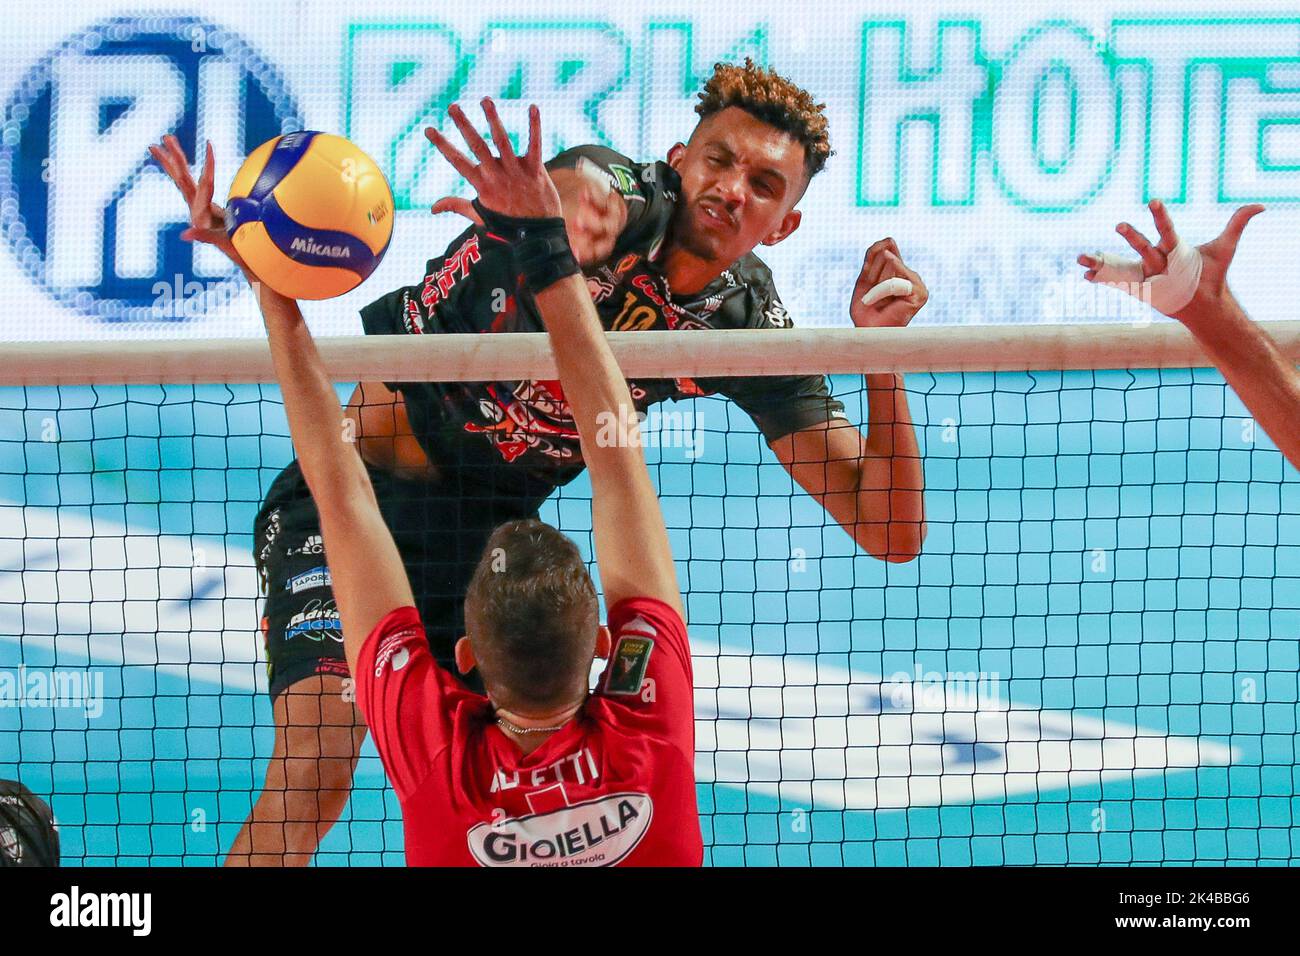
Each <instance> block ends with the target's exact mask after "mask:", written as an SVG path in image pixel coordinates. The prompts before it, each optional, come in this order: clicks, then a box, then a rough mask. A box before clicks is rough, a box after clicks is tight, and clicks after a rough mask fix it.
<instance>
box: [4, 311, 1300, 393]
mask: <svg viewBox="0 0 1300 956" xmlns="http://www.w3.org/2000/svg"><path fill="white" fill-rule="evenodd" d="M1264 328H1266V329H1267V330H1268V332H1269V334H1270V335H1272V336H1273V338H1274V339H1275V340H1276V341H1277V343H1278V345H1279V346H1280V347H1281V349H1282V351H1283V352H1284V353H1285V354H1286V355H1288V356H1289V357H1290V358H1291V359H1292V360H1295V361H1300V321H1288V322H1269V323H1267V324H1265V325H1264ZM609 342H610V345H611V346H612V347H613V349H614V354H615V356H616V357H617V358H618V362H619V365H620V367H621V368H622V369H623V372H624V374H626V375H627V376H628V377H629V378H676V377H679V376H682V375H690V376H692V377H697V378H725V377H728V376H733V375H750V376H754V375H794V374H808V373H810V372H816V373H823V374H831V375H835V374H847V373H863V372H995V371H1033V370H1069V369H1128V368H1132V369H1137V368H1202V367H1208V366H1209V365H1211V364H1212V363H1211V362H1210V361H1209V360H1208V359H1207V358H1206V356H1205V354H1204V352H1203V351H1202V349H1201V347H1200V345H1199V344H1197V342H1196V340H1195V339H1193V338H1192V335H1191V333H1190V332H1188V331H1187V330H1186V329H1185V328H1183V327H1182V326H1181V325H1179V324H1177V323H1175V322H1159V323H1154V324H1151V325H1148V326H1144V327H1131V326H1122V327H1115V326H1086V325H1038V326H1013V325H993V326H916V327H912V328H903V329H785V330H777V329H772V330H766V329H736V330H725V331H722V330H718V331H691V332H666V331H659V332H611V333H609ZM317 344H318V347H319V349H320V352H321V355H322V356H323V358H324V360H325V364H326V367H327V368H328V369H329V371H330V376H331V378H334V379H335V380H336V381H340V382H355V381H388V382H422V381H440V382H477V381H524V380H529V379H537V378H543V379H544V378H555V377H556V375H557V373H556V370H555V360H554V358H553V357H552V355H551V350H550V343H549V340H548V338H547V336H546V335H545V334H543V333H513V334H497V335H459V334H458V335H450V334H447V335H423V336H415V335H381V336H364V335H359V336H345V337H331V338H322V339H319V340H318V343H317ZM3 355H4V361H3V363H2V364H0V386H3V385H8V386H13V385H30V386H40V385H91V384H102V385H113V384H116V385H122V384H128V385H166V384H189V383H203V382H232V383H233V382H274V381H275V371H274V369H273V367H272V365H271V353H270V350H269V349H268V347H267V344H266V342H265V341H262V340H259V339H188V340H179V341H164V342H102V341H100V342H23V343H13V344H8V345H5V346H4V352H3Z"/></svg>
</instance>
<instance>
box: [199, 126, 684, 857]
mask: <svg viewBox="0 0 1300 956" xmlns="http://www.w3.org/2000/svg"><path fill="white" fill-rule="evenodd" d="M483 107H484V113H485V114H486V115H487V118H488V122H489V128H490V129H491V131H492V139H493V140H494V142H495V144H496V146H497V149H498V150H499V154H500V155H497V156H493V155H492V152H491V150H490V149H489V147H488V146H487V144H486V143H485V142H484V141H483V140H482V138H481V137H479V136H478V134H477V133H475V132H474V131H473V129H472V128H471V127H470V126H469V125H468V124H467V123H463V122H460V121H459V120H458V126H460V128H461V130H462V132H463V133H464V134H465V137H466V141H467V143H468V144H469V147H470V150H471V152H472V153H473V154H474V156H475V157H476V158H477V159H478V161H479V162H478V163H477V164H476V163H474V162H472V161H470V160H469V159H468V158H467V157H465V156H464V155H463V154H461V153H460V152H459V151H458V150H457V149H456V148H455V147H454V146H452V145H451V144H450V143H449V142H447V141H446V140H445V139H444V138H442V137H440V136H436V137H435V145H437V146H438V148H439V149H440V150H441V151H442V153H443V155H444V156H445V157H446V158H447V159H448V161H449V162H451V164H452V165H453V166H455V167H456V169H457V170H458V171H460V173H461V174H462V175H463V176H464V177H465V178H466V180H467V181H468V182H469V183H470V184H471V185H472V186H473V187H474V188H475V190H476V191H477V193H478V201H477V206H476V208H477V209H478V211H479V212H480V214H481V215H482V216H483V219H484V221H485V225H486V226H487V227H488V229H489V232H488V235H489V238H490V239H491V240H492V241H496V242H502V243H508V244H509V245H510V246H511V248H512V252H513V253H514V256H515V259H516V262H517V263H518V264H519V267H520V271H521V273H522V275H523V283H524V288H525V289H526V290H527V292H528V294H530V295H532V297H533V298H534V300H535V303H536V306H537V309H538V312H539V313H540V315H541V317H542V320H543V322H544V324H545V326H546V329H547V331H548V332H549V333H550V336H551V342H552V347H553V351H554V353H555V357H556V364H557V366H558V369H559V374H560V385H561V388H562V389H563V394H564V397H565V398H566V399H567V401H568V403H569V405H570V407H571V409H572V411H573V417H574V421H575V423H576V427H577V430H578V433H579V435H580V438H581V442H582V449H583V453H584V458H585V461H586V463H587V467H588V469H589V470H590V475H591V485H592V525H593V529H594V537H595V546H596V557H597V562H598V564H599V567H600V576H601V581H602V583H603V585H604V589H605V599H606V602H607V604H608V607H609V627H608V628H604V627H600V626H599V624H598V618H597V596H596V591H595V587H594V586H593V584H592V581H591V577H590V575H589V574H588V573H587V569H586V565H585V564H584V563H583V561H582V558H581V556H580V554H579V552H578V549H577V547H576V546H575V545H574V544H573V542H571V541H570V540H569V539H568V538H566V537H564V536H563V535H562V534H561V533H560V532H559V531H557V530H555V529H554V528H552V527H550V526H549V525H546V524H544V523H542V522H540V521H537V520H535V519H526V520H520V521H513V522H509V523H507V524H505V525H502V526H501V527H499V528H497V529H496V531H495V532H494V533H493V534H492V536H491V538H490V539H489V541H488V545H487V548H486V549H485V551H484V553H483V556H482V559H481V560H480V562H479V565H478V568H477V571H476V573H475V575H474V578H473V580H472V582H471V584H470V588H469V593H468V596H467V598H466V621H467V631H468V636H466V637H463V638H461V640H460V642H459V643H458V644H457V645H456V650H455V654H456V663H457V666H458V667H459V668H460V670H461V671H462V673H464V672H468V671H469V670H470V669H472V668H474V667H475V666H477V667H478V668H479V671H480V673H481V675H482V678H483V683H484V686H485V687H486V689H487V695H486V696H483V695H479V694H476V693H474V692H472V691H470V690H468V689H466V688H465V686H464V685H463V684H461V683H460V682H458V681H457V680H456V679H455V678H453V677H452V676H451V674H449V673H448V672H446V671H444V670H443V669H442V668H441V667H439V666H438V664H437V663H436V662H435V661H434V658H433V655H432V653H431V651H430V648H429V644H428V641H427V639H426V637H425V635H424V627H423V625H422V623H421V621H420V618H419V615H418V613H417V612H416V609H415V607H414V604H415V599H414V596H413V593H412V590H411V585H410V582H409V580H408V578H407V574H406V570H405V568H404V566H403V564H402V559H401V557H400V555H399V553H398V550H397V546H396V544H395V543H394V540H393V536H392V534H391V532H390V531H389V529H388V526H387V525H386V524H385V522H384V519H383V517H382V515H381V513H380V509H379V505H378V503H377V500H376V497H375V493H374V488H373V486H372V484H371V481H370V477H369V475H368V473H367V471H366V468H365V466H364V465H363V463H362V460H361V458H360V456H359V455H358V454H357V453H356V448H355V447H354V446H353V445H351V444H349V443H348V442H347V441H346V440H345V438H344V431H345V430H344V428H343V427H342V426H343V411H342V408H341V407H340V405H339V401H338V398H337V396H336V395H335V393H334V390H333V387H332V386H331V384H330V380H329V377H328V375H327V373H326V371H325V368H324V366H323V364H322V362H321V359H320V355H319V353H318V352H317V350H316V347H315V344H314V343H313V341H312V338H311V334H310V333H309V332H308V330H307V326H306V324H305V323H304V322H303V320H302V314H301V313H300V312H299V310H298V306H297V304H296V303H295V302H294V301H293V300H291V299H287V298H285V297H284V296H281V295H278V294H277V293H275V292H274V291H272V290H271V289H269V288H267V287H265V286H263V285H261V284H260V283H258V282H257V281H256V277H255V276H254V275H252V274H251V272H250V271H249V269H248V268H247V266H246V265H244V264H243V263H242V262H241V261H240V259H239V257H238V255H237V254H236V253H235V252H234V250H233V248H230V244H229V241H228V240H227V239H226V238H225V236H224V233H222V232H221V231H220V230H219V229H205V228H204V227H203V226H202V225H200V224H201V223H203V222H204V221H205V220H204V217H205V216H206V214H207V212H208V210H209V206H210V203H211V196H212V175H213V173H212V163H211V160H210V159H209V162H208V164H207V166H206V167H205V169H204V172H203V177H202V180H201V182H200V184H199V188H198V189H197V190H196V191H195V193H194V195H193V197H192V200H191V212H192V216H193V219H194V221H195V223H196V227H195V228H194V229H192V230H191V231H190V233H187V235H188V236H190V237H191V238H194V239H198V240H200V241H207V242H212V243H214V244H216V245H218V246H220V247H221V248H222V249H223V250H224V251H225V252H226V253H227V255H230V256H231V258H232V259H234V260H235V262H236V263H237V264H239V265H241V267H242V268H244V271H245V273H246V274H247V275H248V277H249V279H250V280H251V281H252V282H253V285H254V289H255V290H256V292H257V294H258V296H259V300H260V303H261V308H262V313H263V315H264V317H265V320H266V328H267V332H268V334H269V337H270V344H271V353H272V356H273V358H274V361H275V369H276V375H277V377H278V379H279V381H280V387H281V391H282V393H283V398H284V407H285V412H286V415H287V416H288V419H289V428H290V433H291V435H292V436H293V442H294V446H295V449H296V450H297V452H298V457H299V461H300V463H301V467H302V472H303V475H304V476H305V478H306V481H307V484H308V486H309V487H310V490H311V494H312V497H313V498H314V499H315V501H316V504H317V507H318V508H319V511H320V522H321V534H322V537H323V539H324V550H325V552H326V554H327V555H328V557H329V567H330V571H331V573H332V576H333V588H334V594H335V597H336V600H337V603H338V609H339V614H340V616H341V618H342V623H343V638H344V649H345V651H346V655H347V662H348V667H349V669H350V671H351V673H352V674H354V675H356V689H357V704H358V705H359V707H360V709H361V711H362V713H363V714H364V715H365V718H366V723H367V724H368V726H369V728H370V731H371V733H372V735H373V736H374V739H375V744H376V746H377V748H378V750H379V754H380V757H381V758H382V760H383V763H384V767H385V769H386V770H387V772H388V776H389V779H390V780H391V781H392V784H393V787H394V788H395V789H396V791H397V794H398V797H399V798H400V800H401V804H402V816H403V820H404V824H405V832H406V859H407V862H408V863H410V864H415V865H473V864H475V863H477V864H480V865H483V866H536V865H543V866H554V865H561V866H570V865H608V864H615V863H627V864H640V865H698V864H699V863H701V862H702V858H703V852H704V850H703V842H702V839H701V836H700V822H699V812H698V808H697V806H696V797H695V774H694V761H695V722H694V707H693V689H692V679H691V657H690V650H689V647H688V645H687V639H686V628H685V625H684V623H683V620H682V616H683V610H682V600H681V593H680V591H679V589H678V586H677V577H676V571H675V569H674V567H673V560H672V554H671V552H670V551H669V547H668V532H667V529H666V527H665V525H664V520H663V515H662V514H661V512H660V509H659V501H658V497H657V496H656V494H655V490H654V487H653V485H652V484H651V482H650V475H649V472H648V470H647V468H646V465H645V459H644V457H643V455H642V452H641V448H640V442H639V441H638V440H636V436H633V435H631V434H628V433H627V432H626V431H624V432H622V433H620V432H619V429H618V427H614V428H611V427H610V425H611V423H614V424H616V425H617V424H618V423H623V424H622V427H623V428H624V429H627V428H629V427H630V428H636V427H637V425H636V424H635V423H636V421H637V419H636V416H635V415H634V414H633V412H632V410H633V407H634V406H633V403H632V396H631V393H630V391H629V389H628V385H627V382H626V381H625V380H624V378H623V375H622V373H621V372H620V371H619V368H618V365H617V363H616V362H615V360H614V356H613V353H612V352H611V351H610V349H609V346H608V344H607V343H606V341H605V334H604V331H603V330H602V328H601V325H600V322H599V320H598V318H597V314H596V310H595V306H594V305H593V303H592V300H591V294H590V292H589V291H588V288H587V284H586V281H585V280H584V278H583V276H582V274H581V272H579V270H578V266H577V263H576V262H575V260H574V257H573V254H572V252H571V250H570V247H569V243H568V239H567V237H566V234H565V226H564V220H563V218H562V209H561V205H560V197H559V194H558V193H557V191H556V188H555V186H554V184H553V183H552V181H551V179H550V177H549V176H548V175H547V173H546V170H545V168H544V167H543V166H542V163H541V156H540V149H541V134H540V119H539V116H538V111H537V108H536V107H532V108H531V109H530V111H529V121H530V122H529V125H530V130H529V142H528V150H527V153H526V154H525V155H523V156H516V155H515V153H514V152H513V151H512V149H511V147H510V141H509V138H508V137H507V136H506V133H505V130H504V129H503V128H502V125H501V121H500V118H499V117H498V116H497V112H496V108H495V106H493V104H492V102H491V101H490V100H484V104H483ZM597 657H600V658H610V663H609V665H608V666H607V668H606V669H605V672H604V674H603V675H602V677H601V679H600V682H599V685H598V688H597V690H596V691H595V693H591V692H590V691H589V684H590V673H591V669H592V665H593V662H594V660H595V658H597Z"/></svg>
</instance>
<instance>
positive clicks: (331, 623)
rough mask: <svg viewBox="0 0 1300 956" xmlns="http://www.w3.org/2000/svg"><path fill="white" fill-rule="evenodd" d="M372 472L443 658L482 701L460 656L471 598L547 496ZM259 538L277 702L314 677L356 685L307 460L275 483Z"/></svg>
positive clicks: (257, 527)
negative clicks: (474, 580) (495, 551)
mask: <svg viewBox="0 0 1300 956" xmlns="http://www.w3.org/2000/svg"><path fill="white" fill-rule="evenodd" d="M368 470H369V472H370V479H371V481H372V483H373V484H374V486H375V497H376V498H377V499H378V501H379V508H380V511H381V512H382V513H383V515H384V520H385V522H386V523H387V525H388V527H389V528H390V529H391V530H392V531H393V540H394V541H395V542H396V543H397V549H398V551H399V553H400V554H401V556H402V562H403V564H405V565H406V573H407V576H408V577H409V578H410V581H411V590H412V591H413V592H414V594H415V606H416V608H417V609H418V610H419V612H420V619H421V620H422V621H423V622H424V628H425V632H426V634H427V635H428V638H429V646H430V648H431V649H432V651H433V655H434V657H435V658H436V659H437V661H438V663H439V664H440V665H441V666H442V667H443V668H445V669H446V670H447V671H449V672H450V673H452V674H456V675H457V676H458V677H460V678H461V680H463V681H464V682H465V683H466V685H467V686H469V687H471V688H473V689H474V690H477V691H480V692H481V691H482V682H481V681H480V680H479V679H478V673H477V671H475V672H472V673H471V674H469V675H460V674H459V673H458V672H457V670H456V666H455V661H454V656H453V655H454V651H455V646H456V641H457V640H458V639H459V638H460V637H461V636H462V635H463V634H464V633H465V614H464V605H465V591H466V589H467V588H468V587H469V581H470V578H471V577H472V576H473V574H474V568H475V567H476V566H477V564H478V560H479V557H480V556H481V555H482V553H483V548H484V546H485V545H486V544H487V540H488V537H489V536H490V535H491V534H492V530H493V529H494V528H496V527H497V526H498V525H500V524H502V523H504V522H506V521H512V520H516V519H520V518H533V517H536V516H537V509H538V508H539V507H541V504H542V502H543V501H545V500H546V495H545V494H544V493H541V492H540V491H539V493H538V494H537V495H534V496H532V497H526V498H523V497H517V496H516V497H507V496H502V495H499V494H493V493H492V492H487V491H482V490H480V489H477V488H473V487H469V486H466V485H465V484H463V483H460V482H456V481H448V480H443V481H439V482H421V481H407V480H404V479H400V478H396V477H394V476H393V475H391V474H390V473H388V472H386V471H382V470H380V469H378V468H369V469H368ZM253 536H254V542H253V550H254V555H255V557H256V559H257V570H258V574H259V576H260V578H261V582H262V591H263V594H265V596H266V599H265V603H264V604H263V608H262V623H261V626H262V639H263V642H264V643H265V646H266V657H267V679H268V681H269V683H270V692H271V699H272V700H274V699H275V698H276V696H278V695H279V694H280V693H281V692H282V691H283V690H284V689H285V688H286V687H289V686H291V685H292V684H295V683H297V682H298V681H300V680H303V679H305V678H308V677H313V676H316V675H321V674H333V675H337V676H340V677H347V676H348V665H347V660H346V658H345V656H344V653H343V630H342V628H341V626H340V624H339V613H338V608H337V607H336V605H335V603H334V591H333V588H332V587H331V586H330V576H329V568H328V566H327V565H326V563H325V553H324V548H323V547H322V545H321V533H320V518H319V516H318V515H317V512H316V504H315V502H314V501H312V499H311V495H310V494H309V493H308V491H307V483H306V482H305V481H304V479H303V477H302V471H301V470H300V469H299V467H298V462H297V461H294V462H291V463H290V465H289V466H288V467H287V468H285V470H284V471H282V472H281V473H280V474H279V476H278V477H277V478H276V479H275V481H274V482H273V483H272V485H271V489H270V491H269V492H267V496H266V501H265V502H264V503H263V505H262V508H261V510H260V511H259V512H258V515H257V519H256V520H255V522H254V526H253Z"/></svg>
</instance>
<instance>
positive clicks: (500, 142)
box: [475, 96, 518, 162]
mask: <svg viewBox="0 0 1300 956" xmlns="http://www.w3.org/2000/svg"><path fill="white" fill-rule="evenodd" d="M482 105H483V115H484V116H486V117H487V121H488V129H489V130H491V131H492V142H494V143H496V146H497V152H499V153H500V154H501V158H502V159H503V160H505V161H506V162H514V161H515V160H516V159H518V157H516V156H515V150H514V147H513V146H511V145H510V134H509V133H507V132H506V128H505V126H504V125H502V123H501V117H500V116H499V115H497V105H496V104H495V103H493V102H492V98H491V97H490V96H485V97H484V98H483V103H482ZM475 135H477V134H475ZM488 157H489V158H491V153H489V154H488Z"/></svg>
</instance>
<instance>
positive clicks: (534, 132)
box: [526, 103, 542, 169]
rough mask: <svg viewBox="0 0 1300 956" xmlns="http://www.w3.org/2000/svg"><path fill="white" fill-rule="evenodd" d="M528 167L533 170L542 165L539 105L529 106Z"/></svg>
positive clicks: (540, 113) (540, 112) (532, 104)
mask: <svg viewBox="0 0 1300 956" xmlns="http://www.w3.org/2000/svg"><path fill="white" fill-rule="evenodd" d="M526 157H527V159H528V165H529V166H530V167H532V168H533V169H536V168H539V167H540V166H541V165H542V111H541V110H539V109H538V108H537V104H535V103H531V104H529V106H528V152H527V154H526Z"/></svg>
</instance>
